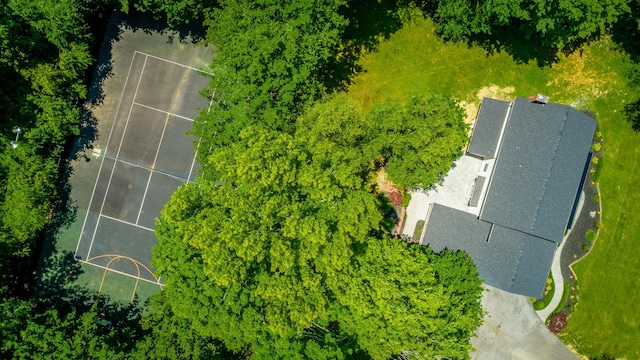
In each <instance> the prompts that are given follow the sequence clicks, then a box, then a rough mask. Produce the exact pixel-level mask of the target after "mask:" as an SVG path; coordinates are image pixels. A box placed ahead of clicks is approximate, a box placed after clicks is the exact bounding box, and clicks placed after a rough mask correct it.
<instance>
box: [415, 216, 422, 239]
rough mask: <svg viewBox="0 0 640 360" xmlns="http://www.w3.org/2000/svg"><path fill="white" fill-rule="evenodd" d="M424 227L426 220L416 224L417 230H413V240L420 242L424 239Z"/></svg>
mask: <svg viewBox="0 0 640 360" xmlns="http://www.w3.org/2000/svg"><path fill="white" fill-rule="evenodd" d="M423 227H424V220H418V222H417V223H416V228H415V230H413V240H414V241H420V238H421V237H422V228H423Z"/></svg>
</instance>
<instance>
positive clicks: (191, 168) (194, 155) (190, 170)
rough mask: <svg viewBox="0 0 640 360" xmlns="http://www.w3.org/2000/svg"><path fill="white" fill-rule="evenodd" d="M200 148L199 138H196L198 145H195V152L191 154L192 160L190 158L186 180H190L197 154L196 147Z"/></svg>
mask: <svg viewBox="0 0 640 360" xmlns="http://www.w3.org/2000/svg"><path fill="white" fill-rule="evenodd" d="M199 148H200V139H198V145H197V146H196V152H195V154H193V160H191V167H190V168H189V177H188V178H187V182H188V183H189V182H191V174H193V167H194V166H195V164H196V157H197V156H198V149H199Z"/></svg>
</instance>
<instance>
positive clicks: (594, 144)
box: [591, 142, 602, 152]
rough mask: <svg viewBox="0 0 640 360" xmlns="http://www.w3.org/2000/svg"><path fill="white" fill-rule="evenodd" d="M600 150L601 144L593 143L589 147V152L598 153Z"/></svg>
mask: <svg viewBox="0 0 640 360" xmlns="http://www.w3.org/2000/svg"><path fill="white" fill-rule="evenodd" d="M601 149H602V143H601V142H595V143H593V145H591V150H593V151H595V152H598V151H600V150H601Z"/></svg>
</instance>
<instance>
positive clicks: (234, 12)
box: [195, 0, 346, 156]
mask: <svg viewBox="0 0 640 360" xmlns="http://www.w3.org/2000/svg"><path fill="white" fill-rule="evenodd" d="M344 4H345V2H344V0H317V1H312V0H305V1H290V0H287V1H284V2H282V1H274V0H267V1H262V2H255V1H250V0H225V1H221V3H220V6H221V8H219V9H214V10H213V12H212V14H211V17H210V19H209V21H207V23H206V24H207V26H209V28H210V30H209V33H208V36H207V41H208V42H209V43H212V44H214V45H215V46H216V58H215V60H214V62H213V65H212V68H214V69H216V71H215V74H214V76H213V77H212V80H211V84H210V87H209V89H207V94H208V95H211V94H214V95H213V99H214V101H215V102H216V106H214V107H212V108H211V111H210V113H208V114H203V115H202V116H201V117H200V118H199V119H198V120H197V121H196V124H195V131H196V134H197V135H198V136H200V137H201V138H202V141H203V142H204V143H202V144H201V146H202V147H204V148H205V149H207V148H209V147H213V146H219V145H223V144H229V143H232V142H234V141H235V140H236V139H237V138H238V134H239V133H240V131H241V130H242V129H243V128H245V127H246V126H248V125H250V124H261V125H262V126H264V127H265V128H268V129H275V130H286V131H290V130H292V129H293V122H294V121H295V119H296V117H297V116H298V115H299V114H300V113H301V111H302V110H303V109H304V108H305V107H306V106H308V105H309V104H311V103H312V102H313V101H314V100H316V99H318V98H319V97H320V96H321V95H322V94H323V92H324V85H323V81H322V79H321V77H320V73H321V70H322V69H323V67H325V66H326V65H327V64H328V63H329V61H330V59H333V58H335V56H336V54H337V52H338V46H339V39H340V34H341V32H342V31H343V30H344V28H345V26H346V20H345V19H344V18H343V17H342V16H340V15H339V14H338V12H337V10H338V8H340V7H341V6H343V5H344ZM203 156H206V155H203Z"/></svg>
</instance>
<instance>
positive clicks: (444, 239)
mask: <svg viewBox="0 0 640 360" xmlns="http://www.w3.org/2000/svg"><path fill="white" fill-rule="evenodd" d="M487 240H488V241H487ZM422 245H429V246H430V247H431V248H432V249H433V250H434V251H435V252H441V251H442V250H444V249H445V248H446V249H450V250H461V251H464V252H466V253H467V254H469V256H470V257H471V258H472V259H473V261H474V263H475V265H476V266H477V267H478V272H479V274H480V278H482V279H483V280H484V281H485V282H486V283H487V284H489V285H491V286H494V287H497V288H500V289H503V290H506V291H510V292H514V293H517V294H522V295H526V296H533V297H537V298H539V297H541V296H542V292H543V291H544V286H545V282H546V280H547V276H548V274H549V268H550V267H551V261H552V260H553V255H554V252H555V248H556V244H555V243H553V242H550V241H547V240H544V239H541V238H538V237H535V236H532V235H528V234H525V233H522V232H519V231H516V230H512V229H508V228H505V227H502V226H499V225H492V224H490V223H487V222H485V221H482V220H479V219H478V218H477V217H475V216H474V215H473V214H470V213H467V212H464V211H460V210H456V209H453V208H449V207H446V206H443V205H439V204H434V205H433V208H432V209H431V213H430V215H429V219H428V224H427V228H426V231H425V233H424V235H423V238H422Z"/></svg>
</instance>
